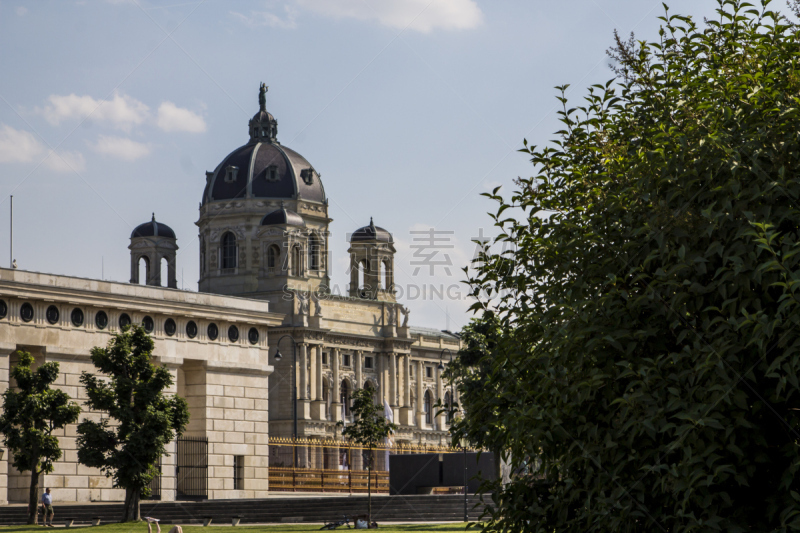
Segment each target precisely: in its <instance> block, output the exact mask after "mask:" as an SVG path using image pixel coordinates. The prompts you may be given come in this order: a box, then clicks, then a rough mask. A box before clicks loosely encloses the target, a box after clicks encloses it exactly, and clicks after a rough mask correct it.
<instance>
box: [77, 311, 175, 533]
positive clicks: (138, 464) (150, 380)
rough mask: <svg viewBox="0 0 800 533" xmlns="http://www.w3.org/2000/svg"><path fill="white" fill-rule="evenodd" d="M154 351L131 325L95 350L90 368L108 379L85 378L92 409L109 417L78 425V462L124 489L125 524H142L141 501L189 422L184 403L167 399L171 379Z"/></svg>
mask: <svg viewBox="0 0 800 533" xmlns="http://www.w3.org/2000/svg"><path fill="white" fill-rule="evenodd" d="M152 351H153V339H151V338H150V336H148V335H147V333H146V332H145V331H144V329H143V328H142V327H140V326H136V325H135V326H132V327H131V328H130V329H125V330H123V332H122V333H119V334H117V335H114V336H113V337H112V338H111V340H110V341H109V343H108V346H107V347H106V348H92V363H94V366H95V367H97V369H98V370H99V372H100V373H101V374H103V375H104V378H100V377H97V376H95V375H93V374H90V373H88V372H84V373H83V375H82V376H81V383H83V384H84V386H85V387H86V393H87V396H88V400H87V405H88V407H89V408H90V409H92V410H96V411H104V412H106V413H108V415H109V418H103V419H102V420H101V421H100V422H93V421H91V420H83V421H82V422H81V423H80V424H79V425H78V460H79V461H80V462H81V463H82V464H84V465H86V466H90V467H94V468H100V469H101V470H102V471H103V473H104V474H105V475H106V476H107V477H112V478H113V480H114V486H115V487H121V488H124V489H125V505H124V507H123V514H122V521H123V522H128V521H132V520H140V514H139V500H140V498H141V497H142V496H148V495H149V494H150V489H149V487H148V484H149V483H150V482H151V481H152V479H153V477H155V476H156V475H157V474H158V468H157V464H158V459H159V458H160V457H161V456H164V455H167V451H166V445H167V444H168V443H169V442H170V441H171V440H173V439H174V438H175V437H176V436H180V435H181V434H182V433H183V431H184V429H185V428H186V424H188V422H189V409H188V406H187V403H186V400H184V399H183V398H181V397H179V396H177V395H173V396H169V397H168V396H165V395H164V393H163V391H164V389H166V388H167V387H169V386H171V385H172V383H173V381H172V376H171V375H170V373H169V370H167V368H166V367H165V366H156V365H154V364H152V363H151V362H150V361H151V358H152ZM112 419H113V420H114V423H112V422H111V421H112Z"/></svg>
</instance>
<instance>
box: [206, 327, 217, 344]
mask: <svg viewBox="0 0 800 533" xmlns="http://www.w3.org/2000/svg"><path fill="white" fill-rule="evenodd" d="M207 333H208V338H209V339H211V340H212V341H215V340H217V337H218V336H219V328H218V327H217V325H216V324H214V323H213V322H212V323H211V324H209V325H208V330H207Z"/></svg>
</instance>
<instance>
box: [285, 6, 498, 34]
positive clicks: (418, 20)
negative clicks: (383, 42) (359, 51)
mask: <svg viewBox="0 0 800 533" xmlns="http://www.w3.org/2000/svg"><path fill="white" fill-rule="evenodd" d="M296 2H297V4H298V5H299V6H301V7H303V8H305V9H307V10H309V11H313V12H314V13H317V14H320V15H324V16H328V17H333V18H354V19H358V20H377V21H378V22H379V23H381V24H383V25H384V26H389V27H391V28H396V29H404V28H406V27H408V28H409V29H412V30H416V31H419V32H422V33H428V32H430V31H432V30H437V29H442V30H468V29H472V28H475V27H477V26H479V25H480V24H481V22H482V21H483V13H482V12H481V10H480V8H479V7H478V5H477V4H476V3H475V1H474V0H381V1H379V2H365V1H364V0H296ZM409 25H410V26H409Z"/></svg>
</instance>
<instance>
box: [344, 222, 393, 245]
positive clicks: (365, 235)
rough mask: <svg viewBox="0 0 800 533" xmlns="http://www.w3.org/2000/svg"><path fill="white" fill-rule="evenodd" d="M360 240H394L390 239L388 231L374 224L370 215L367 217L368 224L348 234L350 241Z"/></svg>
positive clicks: (390, 235)
mask: <svg viewBox="0 0 800 533" xmlns="http://www.w3.org/2000/svg"><path fill="white" fill-rule="evenodd" d="M360 241H378V242H394V240H393V239H392V234H391V233H389V231H387V230H385V229H383V228H381V227H379V226H376V225H375V223H374V222H373V221H372V217H369V226H364V227H363V228H358V229H357V230H355V231H354V232H353V234H352V235H350V242H360Z"/></svg>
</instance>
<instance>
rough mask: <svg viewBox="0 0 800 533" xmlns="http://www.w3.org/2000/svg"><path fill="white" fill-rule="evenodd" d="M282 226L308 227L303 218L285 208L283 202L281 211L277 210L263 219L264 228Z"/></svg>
mask: <svg viewBox="0 0 800 533" xmlns="http://www.w3.org/2000/svg"><path fill="white" fill-rule="evenodd" d="M281 224H285V225H287V226H305V225H306V223H305V221H303V217H301V216H300V215H298V214H297V213H295V212H294V211H292V210H290V209H286V208H285V207H283V202H281V208H280V209H276V210H275V211H272V212H271V213H267V214H266V215H264V218H262V219H261V225H262V226H277V225H281Z"/></svg>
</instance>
